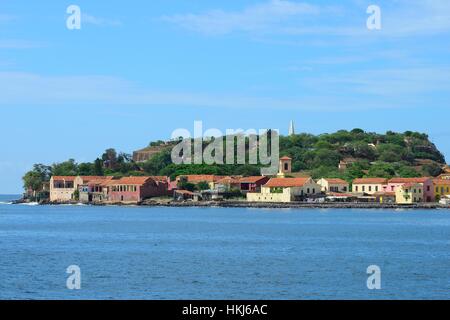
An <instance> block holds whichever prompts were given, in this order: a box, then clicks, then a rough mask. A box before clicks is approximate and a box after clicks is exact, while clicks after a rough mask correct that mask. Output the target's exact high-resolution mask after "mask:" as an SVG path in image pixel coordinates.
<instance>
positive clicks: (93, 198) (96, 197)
mask: <svg viewBox="0 0 450 320" xmlns="http://www.w3.org/2000/svg"><path fill="white" fill-rule="evenodd" d="M113 179H114V177H112V176H108V177H105V179H94V180H89V181H88V182H86V183H84V184H82V185H79V186H78V192H79V201H80V202H81V203H91V202H94V203H102V202H108V201H109V191H110V186H111V183H112V180H113Z"/></svg>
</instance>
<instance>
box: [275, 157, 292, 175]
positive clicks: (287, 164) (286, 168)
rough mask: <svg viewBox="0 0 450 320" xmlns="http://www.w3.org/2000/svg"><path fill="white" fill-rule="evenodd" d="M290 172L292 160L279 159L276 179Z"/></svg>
mask: <svg viewBox="0 0 450 320" xmlns="http://www.w3.org/2000/svg"><path fill="white" fill-rule="evenodd" d="M291 172H292V159H291V158H289V157H282V158H280V164H279V169H278V175H277V176H278V177H285V176H286V173H291Z"/></svg>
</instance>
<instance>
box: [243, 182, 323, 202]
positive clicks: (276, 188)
mask: <svg viewBox="0 0 450 320" xmlns="http://www.w3.org/2000/svg"><path fill="white" fill-rule="evenodd" d="M320 193H321V192H320V186H319V185H318V184H317V183H315V182H314V180H313V179H312V178H310V177H308V178H272V179H270V180H269V181H268V182H267V183H266V184H264V185H263V186H262V187H261V192H259V193H253V192H249V193H247V201H251V202H291V201H304V200H305V199H307V198H308V197H311V196H314V195H318V194H320Z"/></svg>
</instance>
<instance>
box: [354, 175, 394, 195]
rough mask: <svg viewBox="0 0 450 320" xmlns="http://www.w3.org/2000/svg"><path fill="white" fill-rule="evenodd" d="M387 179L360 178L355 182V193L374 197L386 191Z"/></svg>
mask: <svg viewBox="0 0 450 320" xmlns="http://www.w3.org/2000/svg"><path fill="white" fill-rule="evenodd" d="M387 182H388V180H387V179H384V178H360V179H355V180H353V192H354V193H364V194H369V195H373V194H374V193H377V192H381V191H386V187H387Z"/></svg>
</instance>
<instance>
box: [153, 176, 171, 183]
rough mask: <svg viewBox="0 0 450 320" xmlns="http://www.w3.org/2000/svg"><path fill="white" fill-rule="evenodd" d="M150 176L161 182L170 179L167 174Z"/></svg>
mask: <svg viewBox="0 0 450 320" xmlns="http://www.w3.org/2000/svg"><path fill="white" fill-rule="evenodd" d="M150 178H152V179H153V180H155V181H159V182H167V181H169V177H167V176H150Z"/></svg>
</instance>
